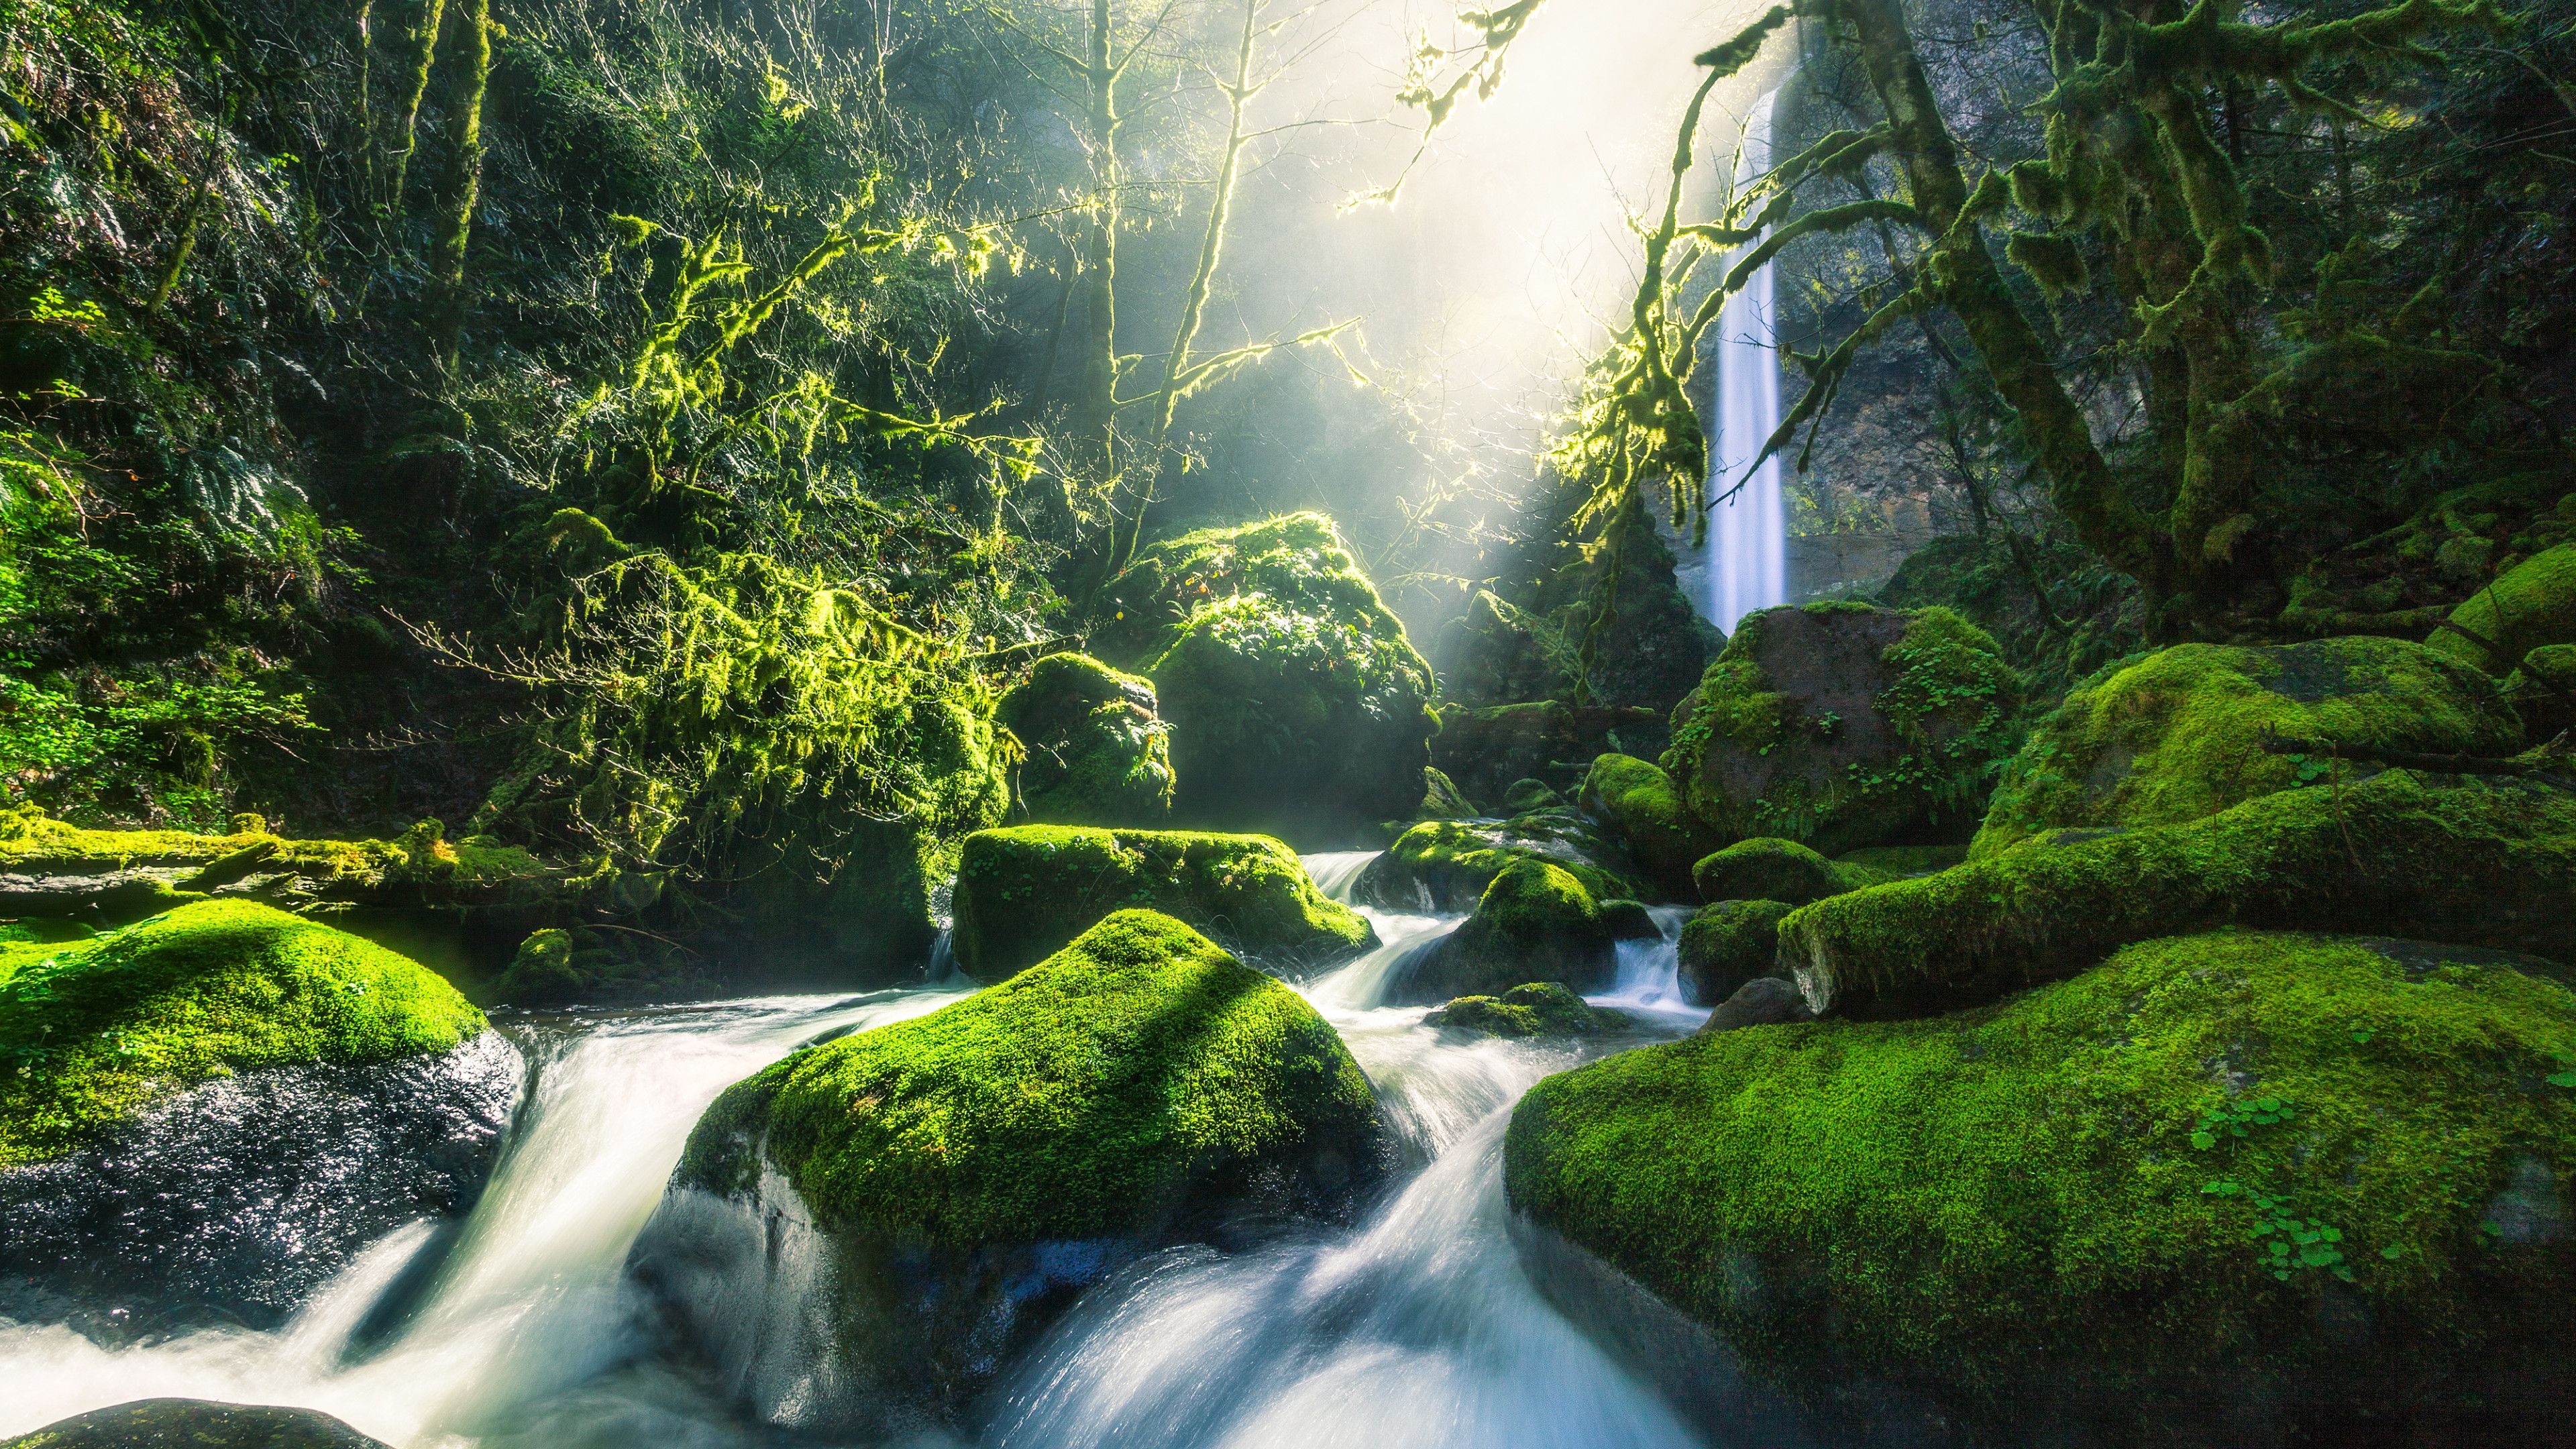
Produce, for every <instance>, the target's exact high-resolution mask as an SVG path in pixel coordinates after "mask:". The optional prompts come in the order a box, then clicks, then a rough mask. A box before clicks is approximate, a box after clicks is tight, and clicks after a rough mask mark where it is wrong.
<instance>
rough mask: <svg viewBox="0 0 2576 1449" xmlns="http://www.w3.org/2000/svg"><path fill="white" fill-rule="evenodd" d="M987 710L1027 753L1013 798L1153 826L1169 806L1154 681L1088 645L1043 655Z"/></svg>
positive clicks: (1058, 817)
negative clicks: (1081, 650) (1105, 659)
mask: <svg viewBox="0 0 2576 1449" xmlns="http://www.w3.org/2000/svg"><path fill="white" fill-rule="evenodd" d="M994 718H995V719H996V720H997V721H998V722H1000V723H1001V724H1002V725H1003V726H1004V727H1005V728H1007V729H1009V730H1010V731H1011V733H1012V734H1013V735H1014V736H1015V737H1017V738H1018V740H1019V741H1020V744H1021V746H1022V748H1023V749H1024V750H1026V752H1027V758H1026V759H1024V760H1023V761H1022V762H1021V764H1020V769H1019V800H1020V805H1021V808H1022V809H1023V810H1024V811H1025V812H1026V813H1027V816H1028V818H1029V819H1031V820H1034V821H1039V822H1042V823H1046V824H1056V825H1154V824H1159V823H1160V822H1161V821H1162V820H1163V819H1164V817H1166V816H1168V815H1169V814H1170V813H1171V809H1172V781H1173V775H1172V752H1171V744H1170V740H1169V734H1170V731H1169V730H1168V729H1167V728H1166V727H1165V726H1164V724H1163V722H1162V720H1161V718H1160V717H1159V716H1158V715H1157V713H1156V710H1155V699H1154V686H1153V684H1152V683H1151V682H1150V681H1148V680H1145V679H1141V678H1138V677H1137V676H1135V675H1133V674H1122V673H1120V672H1119V671H1117V670H1115V669H1112V668H1110V667H1109V666H1108V665H1106V664H1103V663H1101V662H1100V661H1099V660H1097V659H1094V658H1092V657H1091V656H1090V655H1087V654H1050V655H1048V656H1046V657H1045V658H1043V659H1040V660H1039V661H1038V662H1037V663H1035V664H1033V665H1031V666H1029V677H1028V678H1027V679H1026V680H1023V681H1022V682H1021V683H1020V684H1018V685H1017V686H1015V687H1014V688H1013V689H1012V690H1011V691H1010V692H1009V693H1007V694H1005V695H1003V696H1002V702H1001V705H1000V707H999V708H998V709H997V710H995V712H994Z"/></svg>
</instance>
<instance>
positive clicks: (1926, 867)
mask: <svg viewBox="0 0 2576 1449" xmlns="http://www.w3.org/2000/svg"><path fill="white" fill-rule="evenodd" d="M1967 858H1968V848H1967V847H1966V846H1964V845H1873V846H1869V847H1867V848H1866V849H1862V850H1847V851H1845V852H1843V853H1842V854H1840V855H1838V856H1835V857H1834V860H1835V861H1836V863H1838V864H1841V865H1857V866H1864V867H1866V868H1868V869H1870V870H1875V871H1884V872H1886V874H1887V875H1889V876H1890V877H1895V876H1907V875H1930V874H1932V873H1933V872H1934V871H1938V870H1948V869H1949V868H1950V867H1952V866H1954V865H1957V864H1958V863H1959V862H1960V861H1963V860H1965V859H1967Z"/></svg>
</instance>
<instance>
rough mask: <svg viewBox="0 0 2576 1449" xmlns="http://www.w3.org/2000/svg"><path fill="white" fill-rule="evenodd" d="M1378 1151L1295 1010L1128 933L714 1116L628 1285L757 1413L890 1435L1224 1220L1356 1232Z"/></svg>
mask: <svg viewBox="0 0 2576 1449" xmlns="http://www.w3.org/2000/svg"><path fill="white" fill-rule="evenodd" d="M1382 1150H1383V1148H1382V1141H1381V1128H1380V1124H1379V1119H1378V1115H1377V1106H1376V1102H1375V1099H1374V1098H1373V1097H1372V1096H1371V1094H1370V1091H1369V1085H1368V1082H1367V1080H1366V1078H1364V1077H1363V1076H1362V1075H1361V1074H1360V1070H1359V1067H1358V1065H1357V1064H1356V1063H1355V1062H1353V1061H1352V1059H1351V1056H1350V1053H1349V1052H1348V1051H1347V1050H1346V1049H1345V1048H1344V1047H1343V1046H1342V1043H1341V1040H1340V1038H1339V1037H1337V1036H1336V1035H1335V1034H1334V1032H1333V1029H1332V1027H1331V1026H1330V1025H1329V1024H1327V1023H1326V1022H1325V1021H1324V1019H1323V1018H1322V1017H1321V1016H1318V1015H1317V1014H1316V1013H1315V1010H1314V1008H1312V1007H1310V1006H1308V1005H1307V1004H1306V1003H1305V1002H1304V1001H1303V1000H1302V999H1300V998H1299V997H1298V996H1297V995H1296V993H1294V992H1292V991H1290V990H1288V989H1287V988H1286V987H1284V986H1281V985H1279V984H1278V983H1277V982H1275V981H1272V980H1271V979H1269V978H1268V977H1266V976H1263V975H1262V974H1261V973H1259V972H1257V971H1254V970H1252V969H1250V968H1248V967H1246V966H1243V965H1241V964H1239V963H1238V962H1236V961H1235V960H1234V959H1233V958H1231V957H1229V956H1228V955H1226V953H1225V952H1224V951H1222V950H1220V949H1219V948H1218V947H1217V946H1216V945H1214V944H1213V943H1212V942H1210V941H1208V940H1207V939H1206V938H1205V937H1203V936H1200V935H1199V934H1198V933H1197V932H1195V931H1192V930H1191V929H1189V927H1187V926H1185V925H1183V924H1181V923H1180V922H1178V921H1175V920H1173V919H1171V918H1170V917H1168V916H1162V915H1158V914H1156V913H1154V912H1150V911H1121V912H1119V913H1117V914H1116V915H1113V916H1111V917H1109V918H1108V919H1106V920H1104V921H1102V922H1100V923H1099V924H1098V925H1096V926H1094V927H1092V928H1091V929H1090V930H1089V931H1086V932H1084V933H1083V935H1082V937H1081V938H1080V939H1079V940H1077V941H1075V942H1074V943H1073V944H1072V945H1071V946H1069V947H1067V948H1066V949H1064V950H1063V951H1060V952H1058V953H1056V954H1055V955H1054V956H1051V957H1049V958H1048V959H1047V960H1046V961H1044V962H1042V963H1040V964H1039V965H1037V966H1035V967H1032V968H1030V969H1029V970H1027V971H1023V972H1021V973H1019V974H1018V975H1016V976H1014V977H1012V978H1011V979H1009V980H1008V981H1005V982H1003V983H1002V984H1000V985H998V986H995V987H992V988H991V989H989V990H986V991H984V992H981V993H979V994H977V995H975V996H972V997H969V998H967V999H966V1000H964V1001H961V1002H958V1003H956V1004H955V1005H952V1006H948V1007H945V1008H943V1009H941V1010H939V1011H936V1012H933V1013H931V1014H930V1015H928V1016H925V1017H922V1018H919V1019H917V1020H914V1021H909V1022H904V1023H901V1024H899V1025H894V1026H887V1027H880V1028H877V1029H875V1030H873V1031H866V1032H861V1033H859V1034H857V1035H855V1036H850V1037H845V1038H842V1039H841V1040H838V1041H834V1042H829V1043H826V1044H824V1045H821V1046H815V1047H810V1048H807V1049H805V1050H803V1051H800V1052H797V1053H796V1054H795V1055H793V1056H790V1057H788V1058H787V1059H786V1060H784V1061H782V1062H779V1063H778V1064H776V1065H774V1066H772V1067H770V1068H769V1069H767V1070H765V1071H763V1072H761V1073H760V1074H759V1075H757V1076H754V1077H752V1078H750V1079H749V1080H747V1081H744V1082H741V1083H739V1084H737V1085H735V1086H734V1087H732V1088H731V1089H729V1090H727V1091H726V1092H725V1093H724V1095H723V1096H721V1097H719V1098H718V1099H717V1101H716V1103H715V1105H714V1106H713V1107H711V1108H710V1109H709V1110H708V1112H707V1114H706V1116H705V1117H704V1118H703V1119H702V1120H701V1121H700V1122H699V1124H698V1126H697V1129H696V1130H695V1131H694V1132H693V1133H692V1134H691V1136H690V1138H689V1143H688V1147H687V1150H686V1153H685V1154H684V1156H683V1157H682V1159H681V1161H680V1165H679V1168H678V1170H677V1171H676V1172H675V1173H674V1175H673V1178H672V1187H671V1191H670V1193H669V1194H668V1195H666V1197H665V1199H664V1201H663V1204H662V1206H661V1209H660V1210H659V1211H658V1212H657V1213H656V1215H655V1219H654V1222H653V1224H652V1225H650V1226H649V1227H648V1228H647V1229H646V1232H645V1234H644V1237H643V1239H642V1240H641V1241H640V1242H639V1244H638V1247H637V1249H636V1255H635V1259H634V1262H635V1264H636V1267H637V1270H638V1271H639V1273H641V1274H642V1275H643V1276H644V1278H645V1279H646V1281H647V1282H648V1283H649V1284H651V1285H653V1286H654V1288H655V1289H656V1291H658V1292H659V1293H661V1294H662V1295H663V1297H664V1299H665V1301H666V1302H667V1303H668V1304H670V1305H671V1306H672V1308H673V1309H674V1311H675V1312H677V1313H678V1315H679V1317H680V1318H681V1320H682V1322H683V1323H685V1324H687V1325H688V1326H689V1327H690V1328H691V1329H692V1330H693V1331H694V1332H695V1333H696V1334H697V1335H698V1337H699V1340H700V1347H701V1348H702V1349H703V1350H704V1351H706V1352H707V1353H708V1354H709V1356H710V1357H711V1358H713V1359H714V1360H715V1361H716V1363H717V1365H718V1367H719V1369H720V1370H721V1371H723V1372H724V1373H725V1374H726V1375H727V1381H728V1382H731V1383H736V1384H740V1385H742V1386H743V1389H744V1392H746V1393H747V1394H748V1395H749V1396H750V1397H751V1398H752V1399H753V1401H754V1406H755V1407H756V1408H760V1409H762V1410H764V1411H767V1412H771V1413H776V1412H779V1411H780V1408H781V1404H782V1403H783V1402H785V1401H786V1400H788V1399H791V1398H794V1397H795V1396H797V1395H800V1394H801V1395H803V1396H804V1397H803V1399H802V1400H801V1403H802V1409H801V1411H800V1412H801V1417H800V1419H799V1421H798V1422H799V1424H800V1426H801V1427H804V1428H806V1429H809V1430H813V1429H822V1428H827V1427H836V1426H868V1425H876V1426H879V1427H882V1426H883V1424H884V1423H885V1422H886V1419H887V1416H888V1414H889V1413H891V1412H893V1411H894V1410H895V1409H897V1408H899V1407H901V1406H925V1405H926V1407H928V1408H929V1409H930V1410H932V1411H933V1412H944V1411H947V1410H953V1409H954V1408H956V1407H957V1406H958V1405H960V1404H962V1403H963V1402H965V1400H966V1399H967V1398H969V1397H971V1395H972V1394H973V1393H975V1392H976V1391H978V1390H979V1389H981V1388H982V1387H984V1386H986V1385H988V1384H990V1383H991V1382H992V1380H993V1379H994V1377H995V1375H996V1374H997V1373H999V1372H1000V1371H1001V1370H1003V1369H1004V1368H1005V1367H1007V1365H1008V1362H1009V1357H1010V1354H1011V1352H1012V1351H1013V1350H1015V1349H1016V1348H1018V1347H1020V1346H1022V1345H1024V1344H1025V1343H1026V1342H1027V1341H1028V1339H1029V1337H1030V1336H1031V1335H1033V1334H1034V1333H1035V1332H1037V1331H1038V1330H1039V1329H1040V1328H1042V1327H1043V1325H1044V1323H1045V1321H1046V1320H1047V1318H1048V1317H1049V1316H1051V1314H1052V1313H1054V1312H1055V1311H1057V1310H1060V1309H1061V1308H1062V1307H1063V1306H1064V1304H1065V1303H1066V1302H1067V1301H1068V1300H1069V1298H1070V1296H1071V1295H1072V1294H1073V1293H1074V1292H1078V1291H1079V1288H1080V1287H1081V1286H1082V1285H1083V1284H1086V1283H1088V1282H1091V1281H1094V1280H1095V1279H1096V1278H1098V1277H1099V1276H1100V1275H1101V1274H1103V1273H1105V1272H1107V1271H1108V1270H1109V1269H1110V1268H1112V1267H1114V1266H1115V1265H1116V1264H1117V1263H1118V1262H1120V1261H1122V1260H1123V1259H1124V1257H1126V1256H1129V1255H1132V1254H1133V1253H1135V1252H1139V1251H1144V1250H1147V1249H1150V1248H1151V1247H1153V1246H1155V1245H1158V1244H1160V1243H1164V1242H1169V1241H1172V1240H1174V1239H1175V1238H1177V1237H1187V1236H1192V1235H1195V1234H1198V1233H1202V1232H1206V1231H1209V1230H1211V1229H1213V1228H1214V1227H1215V1226H1216V1224H1217V1223H1218V1221H1219V1220H1220V1219H1221V1218H1222V1217H1223V1216H1225V1215H1227V1214H1230V1213H1232V1212H1235V1211H1238V1210H1245V1209H1252V1210H1260V1211H1268V1212H1276V1211H1307V1212H1318V1213H1325V1214H1333V1213H1338V1212H1341V1211H1343V1210H1345V1209H1347V1207H1348V1206H1349V1205H1350V1203H1351V1200H1352V1197H1351V1195H1352V1193H1353V1192H1354V1191H1355V1190H1356V1189H1358V1188H1359V1187H1361V1186H1363V1185H1365V1184H1366V1183H1367V1182H1368V1181H1370V1180H1371V1178H1372V1176H1373V1175H1374V1173H1375V1172H1376V1171H1378V1169H1379V1163H1380V1158H1381V1153H1382ZM817 1365H823V1366H826V1367H825V1371H821V1372H818V1371H817V1367H816V1366H817ZM772 1370H775V1377H772V1376H770V1375H771V1372H772Z"/></svg>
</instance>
